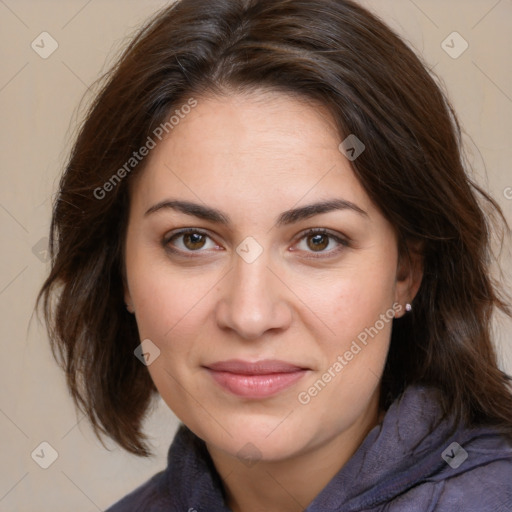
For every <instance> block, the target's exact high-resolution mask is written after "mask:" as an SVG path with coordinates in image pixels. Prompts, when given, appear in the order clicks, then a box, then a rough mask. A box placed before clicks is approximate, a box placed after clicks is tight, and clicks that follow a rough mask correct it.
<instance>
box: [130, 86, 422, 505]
mask: <svg viewBox="0 0 512 512" xmlns="http://www.w3.org/2000/svg"><path fill="white" fill-rule="evenodd" d="M333 126H334V125H333V121H332V119H330V116H329V114H328V112H325V111H324V110H323V109H322V108H320V107H318V106H315V105H313V104H311V103H306V102H304V101H303V100H299V99H297V98H293V97H291V96H287V95H284V94H283V93H277V92H274V93H272V92H265V93H264V92H261V91H260V92H257V93H253V94H250V95H247V94H246V95H234V94H233V95H230V96H223V97H202V98H198V105H197V107H196V108H194V109H193V110H192V111H191V112H190V114H188V115H187V116H186V117H185V118H184V119H182V120H181V121H180V123H179V124H178V125H177V126H176V127H175V128H174V129H173V130H172V132H171V133H170V136H169V137H168V138H167V139H165V140H163V141H162V142H161V143H160V144H159V145H158V146H157V147H156V148H155V149H154V150H153V151H152V152H151V154H150V155H149V157H148V158H149V160H148V165H147V167H146V169H145V170H144V172H143V173H142V174H141V175H140V176H137V177H136V180H135V181H133V182H132V183H131V185H132V188H131V205H130V217H129V223H128V230H127V239H126V247H125V248H126V273H127V286H126V292H125V299H126V302H127V303H129V304H131V305H132V307H133V309H134V311H135V315H136V319H137V324H138V328H139V334H140V339H141V340H143V339H150V340H151V341H152V342H153V343H154V344H155V345H156V346H157V347H158V348H159V350H160V356H159V357H158V358H157V359H156V360H155V361H154V362H153V363H152V364H150V365H149V366H148V370H149V372H150V374H151V377H152V379H153V381H154V382H155V385H156V387H157V389H158V390H159V392H160V394H161V396H162V398H163V400H164V401H165V402H166V403H167V404H168V406H169V407H170V408H171V409H172V410H173V411H174V412H175V414H176V415H177V416H178V417H179V418H180V419H181V420H182V421H183V422H184V423H185V424H186V425H187V426H188V427H189V428H190V429H191V430H192V431H194V432H195V433H196V434H197V435H198V436H199V437H201V438H202V439H204V440H205V441H206V444H207V447H208V450H209V453H210V454H211V456H212V459H213V461H214V463H215V466H216V468H217V470H218V471H219V473H220V475H221V476H222V478H223V482H224V486H225V488H226V492H227V496H228V504H229V505H230V507H231V508H232V510H234V511H235V512H236V511H243V512H254V511H259V510H265V511H267V512H268V511H274V510H276V511H277V510H279V511H281V512H282V511H296V510H302V509H303V508H305V507H306V506H307V505H308V504H309V503H310V502H311V501H312V500H313V498H314V497H315V496H316V495H317V494H318V493H319V492H320V491H321V490H322V489H323V487H325V485H326V484H327V483H328V482H329V480H330V479H331V478H332V477H333V476H334V475H335V474H336V472H337V471H339V469H340V468H341V467H342V466H343V465H344V463H345V462H346V461H347V460H348V459H349V458H350V456H351V455H352V454H353V453H354V452H355V451H356V449H357V447H358V446H359V445H360V443H361V442H362V440H363V439H364V437H365V436H366V434H367V433H368V431H369V430H370V429H371V428H373V426H375V425H376V424H377V422H378V421H379V419H380V417H381V416H382V415H381V411H379V410H378V399H379V382H380V378H381V375H382V371H383V367H384V364H385V359H386V355H387V352H388V348H389V339H390V334H391V325H392V322H391V321H387V322H382V323H383V324H384V326H383V327H382V328H381V329H380V330H378V334H376V335H374V336H373V337H368V343H367V344H366V345H362V344H361V343H359V345H360V346H361V347H362V349H361V350H360V351H359V352H358V353H357V354H356V355H354V356H353V358H352V359H351V360H350V361H346V362H347V364H346V365H344V367H343V369H342V370H341V371H339V372H334V374H335V377H333V378H332V379H331V381H330V382H329V383H328V384H327V385H326V386H325V387H323V389H321V391H319V392H318V393H317V394H316V396H314V397H311V399H310V401H309V402H308V403H307V404H302V403H300V402H299V400H298V395H299V393H300V392H304V391H307V390H308V389H309V388H310V387H311V386H313V384H314V383H315V382H316V381H317V380H318V379H321V378H322V375H323V374H324V373H325V372H326V371H327V370H328V369H329V368H332V367H333V364H334V363H335V362H336V361H337V360H338V359H337V358H338V356H340V355H341V356H343V354H344V353H345V352H346V351H347V350H349V349H350V347H351V344H352V342H353V341H354V340H356V339H357V336H358V335H359V334H360V333H361V332H363V331H364V330H365V328H370V327H371V326H374V325H375V324H376V321H377V320H379V318H381V316H380V315H382V314H385V313H386V311H389V310H390V309H391V310H392V311H393V305H394V304H395V308H394V311H395V312H396V315H395V316H397V317H398V316H401V315H402V314H405V304H406V303H407V302H411V301H412V299H413V298H414V295H415V293H416V291H417V289H418V287H419V284H420V280H421V266H420V263H419V262H417V261H416V260H414V259H413V260H412V263H408V264H407V266H405V263H399V258H398V251H397V240H396V235H395V231H394V229H393V227H392V226H391V225H390V223H389V222H388V221H387V220H386V219H385V217H384V216H383V215H382V214H381V213H380V211H379V210H378V209H377V208H376V206H375V205H374V204H373V203H372V202H371V201H370V199H369V197H368V196H367V194H366V193H365V191H364V189H363V188H362V186H361V185H360V183H359V182H358V180H357V179H356V177H355V175H354V173H353V171H352V169H351V166H350V162H349V161H348V160H347V158H346V157H345V156H344V155H343V154H342V153H341V152H340V151H339V149H338V145H339V144H340V142H341V140H342V139H340V137H339V135H338V134H337V133H336V131H335V129H334V127H333ZM366 142H367V143H369V141H366ZM171 199H173V200H176V199H179V200H187V201H191V202H194V203H198V204H201V205H203V206H204V205H208V206H209V207H213V208H216V209H218V210H221V211H222V212H223V213H224V215H225V216H228V217H229V218H230V220H231V224H230V225H229V226H225V225H221V224H218V223H214V222H212V221H209V220H203V219H200V218H197V217H195V216H191V215H187V214H185V213H182V212H179V211H176V210H173V209H171V208H161V209H159V210H158V211H155V212H153V213H150V214H148V215H145V212H146V211H147V210H148V209H149V208H151V207H152V206H154V205H155V204H157V203H159V202H161V201H164V200H171ZM327 199H343V200H346V201H350V202H351V203H354V204H355V205H357V207H358V208H360V209H361V210H363V211H364V212H365V214H361V213H358V212H356V211H353V210H351V209H344V210H335V211H330V212H328V213H322V214H319V215H315V216H313V217H310V218H308V219H304V220H301V221H299V222H297V223H294V224H289V225H282V226H278V225H276V219H277V217H278V215H279V214H281V213H282V212H283V211H285V210H288V209H292V208H298V207H301V206H305V205H307V204H311V203H315V202H318V201H322V200H327ZM180 228H197V229H199V230H201V232H206V234H207V235H208V236H206V237H203V238H201V237H197V236H196V237H193V238H192V239H191V238H190V237H187V236H178V237H176V238H174V239H173V240H171V241H169V238H170V236H172V234H174V233H175V232H176V231H177V230H178V229H180ZM311 228H325V229H327V230H328V231H329V232H330V233H332V234H333V235H335V236H339V237H340V238H341V239H342V240H347V243H346V244H345V245H344V244H340V243H338V242H336V240H335V239H332V238H329V237H325V236H324V237H322V236H320V237H319V236H318V235H315V234H313V235H309V236H306V235H305V232H306V231H307V230H308V229H311ZM247 237H253V238H254V239H255V240H256V241H257V243H258V244H259V245H260V246H261V248H262V249H263V252H262V253H261V254H260V255H259V257H257V258H256V259H255V261H253V262H252V263H247V262H246V261H245V260H244V259H243V258H242V257H240V256H239V254H238V253H237V252H236V249H237V247H238V246H239V245H240V244H241V243H242V242H243V241H244V240H245V239H246V238H247ZM165 239H166V240H167V241H168V243H167V247H168V248H174V249H175V250H176V251H180V254H181V255H180V254H175V253H172V252H171V251H170V250H169V249H166V247H165V243H164V242H163V241H164V240H165ZM315 242H316V244H315ZM242 246H243V245H242ZM251 250H253V249H251ZM187 251H188V252H187ZM315 255H316V256H320V257H317V258H315ZM379 325H380V324H379ZM233 358H237V359H243V360H246V361H257V360H261V359H279V360H283V361H287V362H291V363H294V364H297V365H299V366H302V367H307V368H309V370H308V372H306V374H305V375H304V376H303V377H302V378H301V380H300V381H298V382H297V383H295V384H294V385H293V386H291V387H289V388H287V389H285V390H284V391H282V392H280V393H278V394H277V395H275V396H272V397H268V398H262V399H248V398H241V397H238V396H235V395H233V394H231V393H229V392H227V391H225V390H224V389H223V388H221V387H220V386H219V385H218V384H217V383H216V382H215V381H214V380H213V379H212V378H211V376H210V374H209V373H208V371H207V370H206V369H205V368H204V366H205V365H208V364H210V363H213V362H216V361H224V360H227V359H233ZM338 361H339V360H338ZM248 443H251V444H250V445H248ZM240 450H242V451H240ZM241 454H246V455H247V454H249V456H252V457H253V458H254V459H255V460H253V461H252V463H247V461H244V460H241Z"/></svg>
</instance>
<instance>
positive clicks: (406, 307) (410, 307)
mask: <svg viewBox="0 0 512 512" xmlns="http://www.w3.org/2000/svg"><path fill="white" fill-rule="evenodd" d="M411 309H412V306H411V305H410V304H409V303H407V304H406V305H405V311H407V312H409V311H411Z"/></svg>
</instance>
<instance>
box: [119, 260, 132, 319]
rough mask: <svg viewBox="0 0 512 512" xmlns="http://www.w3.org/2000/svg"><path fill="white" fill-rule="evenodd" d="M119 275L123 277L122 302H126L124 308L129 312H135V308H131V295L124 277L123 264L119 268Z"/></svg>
mask: <svg viewBox="0 0 512 512" xmlns="http://www.w3.org/2000/svg"><path fill="white" fill-rule="evenodd" d="M121 276H122V279H123V289H124V303H125V304H126V309H127V310H128V311H129V312H130V313H135V309H134V308H133V302H132V296H131V293H130V289H129V288H128V281H127V279H126V269H125V268H124V266H123V268H122V269H121Z"/></svg>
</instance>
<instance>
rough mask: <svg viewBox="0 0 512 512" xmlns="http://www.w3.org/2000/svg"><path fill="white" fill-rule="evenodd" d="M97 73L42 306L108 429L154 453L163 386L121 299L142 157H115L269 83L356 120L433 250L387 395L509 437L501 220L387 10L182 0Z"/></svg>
mask: <svg viewBox="0 0 512 512" xmlns="http://www.w3.org/2000/svg"><path fill="white" fill-rule="evenodd" d="M100 83H101V89H100V90H99V92H98V93H97V95H96V96H95V99H94V101H93V103H92V105H91V106H90V108H89V110H88V112H87V114H86V116H85V121H84V122H83V124H82V125H81V127H80V130H79V133H78V135H77V137H76V140H75V141H74V146H73V149H72V151H71V154H70V157H69V160H68V162H67V164H66V168H65V172H64V173H63V175H62V178H61V180H60V185H59V193H58V196H57V198H56V200H55V202H54V209H53V216H52V223H51V233H50V253H51V271H50V273H49V276H48V277H47V279H46V281H45V282H44V284H43V286H42V288H41V290H40V292H39V295H38V297H37V304H36V305H37V306H38V307H39V306H40V305H41V302H42V305H43V311H44V318H45V321H46V325H47V329H48V334H49V338H50V342H51V348H52V352H53V355H54V357H55V359H56V360H57V362H58V363H59V364H60V365H61V366H62V368H63V369H64V370H65V372H66V378H67V385H68V387H69V389H70V392H71V395H72V397H73V400H74V402H75V404H76V405H77V406H78V408H79V409H80V410H81V411H83V412H84V413H85V414H87V416H88V417H89V420H90V422H91V424H92V426H93V429H94V432H95V433H96V435H97V436H98V438H99V439H100V440H101V434H102V433H103V434H106V435H108V436H110V437H111V438H112V439H114V440H115V441H116V442H117V443H118V444H119V445H121V446H122V447H123V448H125V449H126V450H128V451H129V452H132V453H134V454H137V455H140V456H148V455H150V454H151V451H150V450H149V446H148V444H147V437H146V436H145V434H144V432H143V428H142V427H143V420H144V417H145V416H146V414H147V412H148V409H149V407H150V405H151V399H152V397H153V395H154V394H155V393H157V390H156V388H155V386H154V384H153V382H152V380H151V378H150V375H149V373H148V371H147V368H146V367H145V366H144V365H142V364H141V363H140V361H139V360H138V359H137V358H136V357H135V356H134V354H133V352H134V349H135V348H136V347H137V346H138V345H139V343H140V340H139V338H138V331H137V325H136V321H135V319H134V317H133V316H132V315H131V314H129V313H128V312H127V311H126V308H125V305H124V301H123V279H124V277H123V276H124V252H123V251H124V242H125V234H126V225H127V219H128V211H129V207H130V202H129V194H128V192H129V189H128V186H129V184H130V182H131V181H132V180H133V178H134V176H135V175H137V174H139V173H140V172H142V171H143V169H144V166H145V160H142V161H140V162H137V163H136V165H133V169H131V168H130V169H129V172H128V170H127V169H126V167H125V170H126V171H127V172H125V173H122V172H121V171H120V169H121V168H123V165H125V164H126V162H127V161H129V160H130V158H132V157H133V154H134V151H136V150H138V149H139V148H140V147H142V146H143V145H144V144H145V143H146V142H147V140H148V137H151V136H152V134H153V133H154V132H155V130H156V129H158V127H159V126H160V125H161V124H162V123H165V122H166V121H167V119H168V117H169V115H170V114H171V113H172V112H173V111H174V110H175V109H176V108H178V107H180V105H183V104H185V103H186V100H187V98H190V97H191V96H194V97H197V98H199V100H200V98H201V97H206V96H207V95H208V94H220V95H229V94H233V93H244V92H252V91H258V90H263V89H267V90H273V91H278V92H282V93H283V94H291V95H297V96H300V97H302V98H306V99H309V100H312V101H316V102H319V103H320V104H322V105H323V106H325V107H327V109H328V110H329V111H330V113H331V114H332V117H333V119H334V120H335V123H336V126H337V128H338V130H339V135H340V141H341V140H343V139H344V138H345V137H346V136H347V135H348V134H356V135H357V137H358V138H359V139H361V140H362V141H363V142H364V144H365V146H366V150H365V151H364V153H362V154H361V155H360V156H359V157H358V158H357V160H355V161H354V162H352V168H353V170H354V172H355V174H356V176H357V178H358V179H359V181H360V183H361V184H362V186H363V187H364V189H365V190H366V192H367V194H368V195H369V197H370V198H371V200H372V201H373V202H374V203H375V204H376V205H377V206H378V207H379V208H380V210H381V211H382V213H383V214H384V216H385V217H386V218H387V219H388V220H389V222H390V223H391V224H392V225H393V226H394V227H395V228H396V230H397V232H398V234H399V240H400V244H399V245H400V247H399V249H400V255H401V256H402V257H406V255H407V242H408V241H415V242H419V243H421V246H422V247H423V249H422V253H423V262H424V276H423V281H422V284H421V287H420V289H419V291H418V294H417V296H416V298H415V300H414V308H413V311H412V312H411V313H409V314H408V315H406V316H405V317H403V318H401V319H397V320H394V325H393V330H392V336H391V345H390V350H389V354H388V358H387V362H386V367H385V370H384V375H383V378H382V383H381V385H382V392H381V397H382V398H381V406H382V407H383V408H386V407H388V406H389V404H390V403H391V401H392V400H393V399H395V398H396V397H397V396H398V395H399V394H400V393H401V392H402V391H403V390H404V388H405V387H406V386H407V385H409V384H411V383H424V384H430V385H433V386H435V387H436V388H437V389H438V390H439V392H440V393H439V399H440V402H441V403H442V405H443V407H444V409H445V411H448V410H450V411H452V412H453V413H454V414H455V416H456V418H457V419H459V420H463V421H465V422H467V423H469V424H473V425H476V424H483V423H486V424H492V425H495V426H496V427H497V428H499V429H500V430H501V431H503V432H505V433H506V434H507V435H509V436H511V437H512V397H511V379H510V377H509V376H507V375H506V374H505V373H504V372H503V371H501V370H500V369H499V367H498V364H497V359H496V354H495V350H494V348H493V344H492V337H491V321H492V316H493V312H494V311H495V310H497V309H499V310H501V311H502V312H504V313H506V314H507V315H510V314H511V311H510V309H509V305H508V304H509V302H508V298H507V297H506V295H505V292H504V291H503V290H501V289H500V287H499V286H498V284H497V282H495V281H493V279H492V277H491V264H492V263H493V261H494V256H493V253H492V251H491V241H492V238H493V233H495V232H497V231H494V229H495V228H496V230H501V231H500V232H501V233H502V238H501V241H502V242H503V233H504V232H507V233H508V226H507V224H506V221H505V219H504V217H503V214H502V212H501V210H500V208H499V206H498V205H497V203H496V202H495V201H494V200H493V199H492V198H491V197H490V195H489V194H488V193H487V192H485V191H484V190H483V189H482V188H480V187H479V186H477V184H476V183H475V182H473V181H472V179H471V178H470V176H469V173H468V172H467V171H466V170H465V169H466V168H468V166H467V165H466V164H465V159H464V157H463V152H462V149H461V148H462V141H461V129H460V126H459V124H458V121H457V118H456V115H455V113H454V111H453V109H452V107H451V105H450V103H449V101H448V99H447V96H446V94H445V93H444V92H443V91H442V89H441V87H440V86H438V85H437V81H436V80H435V77H434V75H433V74H432V73H431V72H429V70H428V68H427V66H426V65H425V64H424V63H423V62H422V60H421V59H420V58H419V57H418V56H417V55H416V54H415V52H414V51H413V50H412V49H410V48H409V46H408V45H407V44H406V43H404V42H403V41H402V40H401V39H400V37H399V36H397V35H396V34H395V33H394V32H393V31H392V30H391V29H390V28H389V27H387V25H385V24H384V23H383V22H382V21H380V20H379V18H377V17H376V16H375V15H373V14H371V13H370V12H368V11H367V10H365V9H364V8H362V7H361V6H359V5H358V4H356V3H355V2H352V1H349V0H179V1H177V2H176V3H173V4H171V5H170V6H168V7H166V8H165V9H163V10H162V11H160V12H158V13H157V14H156V15H155V16H154V17H153V18H152V19H150V20H149V21H148V22H147V23H146V24H145V25H144V26H143V27H142V28H141V29H140V30H139V31H138V33H137V34H136V36H135V37H134V38H133V39H132V40H131V42H130V43H129V44H128V46H127V47H126V48H125V50H124V51H123V53H122V54H121V56H120V58H119V60H118V61H117V63H116V64H115V65H114V66H113V67H112V69H111V70H110V71H109V72H108V73H107V74H106V75H105V76H104V77H103V79H102V81H101V82H100ZM170 136H172V133H171V135H170ZM116 173H117V176H118V177H120V178H122V179H119V180H117V181H115V183H113V182H112V181H109V180H111V179H112V177H113V176H114V175H115V174H116ZM107 182H109V183H110V185H111V186H108V185H106V184H107ZM107 187H108V193H105V194H103V192H102V193H101V194H100V193H98V190H100V189H102V190H106V189H107ZM95 191H96V193H95ZM100 196H101V197H100Z"/></svg>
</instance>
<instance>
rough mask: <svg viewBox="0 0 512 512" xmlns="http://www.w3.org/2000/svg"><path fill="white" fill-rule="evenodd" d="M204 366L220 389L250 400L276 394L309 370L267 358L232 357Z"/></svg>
mask: <svg viewBox="0 0 512 512" xmlns="http://www.w3.org/2000/svg"><path fill="white" fill-rule="evenodd" d="M204 368H205V369H206V370H207V371H208V373H209V374H210V376H211V377H212V378H213V380H214V382H216V383H217V384H218V385H219V386H220V387H221V388H222V389H223V390H225V391H228V392H229V393H232V394H234V395H237V396H240V397H244V398H250V399H261V398H267V397H270V396H273V395H276V394H278V393H279V392H281V391H284V390H285V389H287V388H289V387H290V386H292V385H293V384H295V383H296V382H298V381H299V380H300V379H301V378H303V377H304V375H306V373H308V371H309V370H310V368H306V367H302V366H298V365H295V364H292V363H287V362H285V361H277V360H270V359H265V360H261V361H256V362H248V361H242V360H240V359H231V360H229V361H220V362H217V363H212V364H209V365H207V366H205V367H204Z"/></svg>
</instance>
